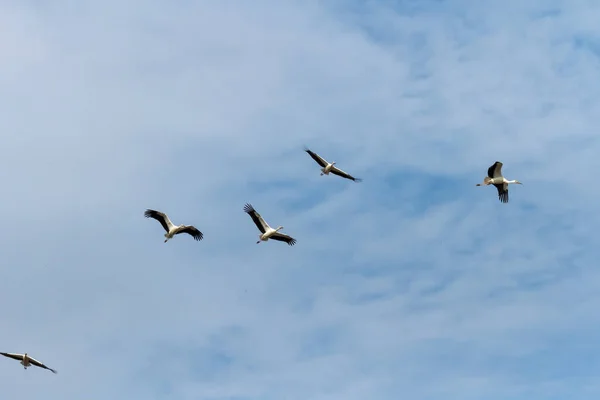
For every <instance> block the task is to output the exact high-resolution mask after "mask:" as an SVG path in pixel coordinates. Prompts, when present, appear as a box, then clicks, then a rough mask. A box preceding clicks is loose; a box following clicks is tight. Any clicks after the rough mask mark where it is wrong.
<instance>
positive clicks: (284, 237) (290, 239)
mask: <svg viewBox="0 0 600 400" xmlns="http://www.w3.org/2000/svg"><path fill="white" fill-rule="evenodd" d="M269 239H273V240H278V241H280V242H286V243H287V244H289V245H290V246H293V245H295V244H296V239H294V238H293V237H291V236H288V235H286V234H285V233H279V232H275V233H274V234H273V235H272V236H271V237H270V238H269Z"/></svg>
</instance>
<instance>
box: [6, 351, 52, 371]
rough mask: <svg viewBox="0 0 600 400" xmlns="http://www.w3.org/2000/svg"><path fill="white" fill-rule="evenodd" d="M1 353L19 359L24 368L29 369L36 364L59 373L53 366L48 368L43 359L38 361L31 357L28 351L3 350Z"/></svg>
mask: <svg viewBox="0 0 600 400" xmlns="http://www.w3.org/2000/svg"><path fill="white" fill-rule="evenodd" d="M0 354H1V355H3V356H4V357H8V358H12V359H13V360H18V361H19V362H20V364H21V365H22V366H23V368H24V369H27V368H28V367H31V366H32V365H34V366H36V367H40V368H44V369H47V370H49V371H52V372H54V373H55V374H56V373H57V372H56V371H55V370H53V369H52V368H48V367H47V366H45V365H44V363H42V362H41V361H38V360H36V359H35V358H32V357H29V356H28V355H27V353H25V354H19V353H2V352H0Z"/></svg>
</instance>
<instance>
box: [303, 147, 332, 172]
mask: <svg viewBox="0 0 600 400" xmlns="http://www.w3.org/2000/svg"><path fill="white" fill-rule="evenodd" d="M304 151H305V152H307V153H308V155H309V156H311V157H312V159H313V160H315V161H316V162H317V164H319V165H320V166H321V167H323V168H325V167H326V166H327V164H328V163H327V161H325V160H324V159H323V158H322V157H321V156H319V155H318V154H317V153H315V152H314V151H311V150H309V149H307V148H305V149H304Z"/></svg>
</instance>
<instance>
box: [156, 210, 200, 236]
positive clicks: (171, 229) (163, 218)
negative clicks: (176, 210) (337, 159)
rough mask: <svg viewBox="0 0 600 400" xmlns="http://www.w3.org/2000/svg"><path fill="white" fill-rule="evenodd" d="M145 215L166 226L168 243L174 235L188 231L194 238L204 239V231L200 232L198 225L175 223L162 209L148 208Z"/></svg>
mask: <svg viewBox="0 0 600 400" xmlns="http://www.w3.org/2000/svg"><path fill="white" fill-rule="evenodd" d="M144 217H146V218H153V219H155V220H157V221H158V222H160V224H161V225H162V227H163V228H165V231H166V232H167V233H165V238H166V239H165V241H164V243H167V241H168V240H169V239H171V238H173V236H175V235H178V234H180V233H187V234H188V235H190V236H192V237H193V238H194V240H202V238H203V237H204V235H203V234H202V232H200V231H199V230H198V229H196V227H194V226H192V225H174V224H173V223H172V222H171V220H170V219H169V217H168V216H167V214H165V213H162V212H160V211H156V210H150V209H148V210H146V211H145V212H144Z"/></svg>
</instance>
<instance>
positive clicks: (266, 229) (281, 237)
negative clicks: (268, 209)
mask: <svg viewBox="0 0 600 400" xmlns="http://www.w3.org/2000/svg"><path fill="white" fill-rule="evenodd" d="M244 211H245V212H246V213H247V214H248V215H249V216H250V218H252V221H254V223H255V224H256V227H257V228H258V230H259V231H260V232H261V234H260V235H258V236H259V238H260V240H259V241H258V242H256V244H259V243H260V242H261V240H262V241H263V242H266V241H267V240H269V239H273V240H278V241H280V242H286V243H287V244H289V245H290V246H293V245H295V244H296V239H294V238H293V237H291V236H288V235H286V234H284V233H279V231H280V230H282V229H283V226H278V227H277V229H273V228H271V227H270V226H269V224H267V223H266V222H265V220H264V219H263V217H261V216H260V214H259V213H257V212H256V210H255V209H254V207H252V206H251V205H250V204H246V205H245V206H244Z"/></svg>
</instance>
